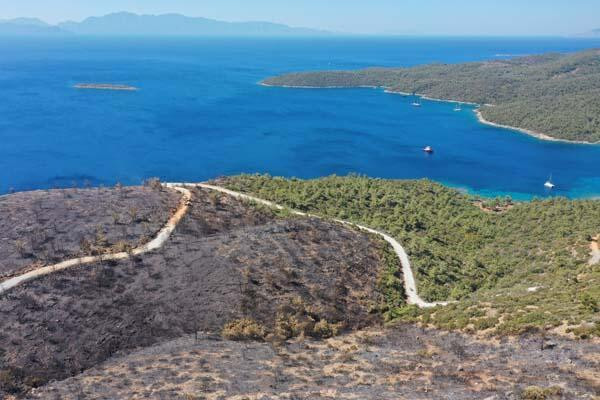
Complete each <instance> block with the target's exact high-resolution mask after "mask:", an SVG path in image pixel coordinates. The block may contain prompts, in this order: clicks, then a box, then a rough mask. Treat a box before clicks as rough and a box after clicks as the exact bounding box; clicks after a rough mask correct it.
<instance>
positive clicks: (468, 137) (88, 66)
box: [0, 38, 600, 199]
mask: <svg viewBox="0 0 600 400" xmlns="http://www.w3.org/2000/svg"><path fill="white" fill-rule="evenodd" d="M589 47H600V40H596V41H593V40H568V39H435V38H431V39H410V38H400V39H398V38H396V39H384V38H379V39H378V38H370V39H356V38H354V39H349V38H340V39H319V40H300V39H295V40H275V39H271V40H267V39H262V40H250V39H211V40H202V39H184V38H181V39H95V38H69V39H60V40H57V39H52V40H41V41H39V40H38V41H33V40H30V39H27V40H26V39H10V40H2V41H0V89H1V93H2V101H1V102H0V192H1V193H6V192H7V191H9V190H10V189H11V188H12V189H14V190H27V189H37V188H48V187H65V186H72V185H82V184H84V182H86V181H87V182H89V183H90V184H92V185H112V184H114V183H116V182H122V183H125V184H137V183H139V182H141V181H142V180H143V179H145V178H148V177H153V176H158V177H160V178H162V179H163V180H170V181H200V180H205V179H209V178H213V177H216V176H219V175H229V174H236V173H240V172H249V173H251V172H268V173H271V174H273V175H284V176H296V177H303V178H311V177H318V176H323V175H329V174H347V173H350V172H355V173H360V174H366V175H369V176H374V177H384V178H423V177H427V178H431V179H433V180H436V181H439V182H443V183H446V184H450V185H453V186H455V187H458V188H461V189H464V190H467V191H470V192H474V193H479V194H482V195H486V196H496V195H501V194H502V195H504V194H510V195H512V196H514V197H515V198H520V199H528V198H531V197H533V196H539V197H543V196H549V195H563V196H568V197H572V198H578V197H595V196H600V170H599V168H598V167H599V162H598V161H599V160H600V146H587V145H575V144H565V143H554V142H545V141H540V140H537V139H534V138H531V137H529V136H526V135H523V134H519V133H515V132H512V131H507V130H503V129H497V128H493V127H489V126H485V125H482V124H480V123H479V122H478V121H477V119H476V118H475V115H474V114H473V112H472V110H471V109H469V108H465V109H463V111H462V112H460V113H458V112H454V111H453V108H454V106H453V105H452V104H448V103H440V102H429V101H425V102H424V103H423V107H422V108H420V109H417V108H414V107H411V106H410V102H411V99H408V98H405V97H402V96H399V95H392V94H386V93H384V92H383V91H381V90H372V89H340V90H337V89H336V90H309V89H304V90H298V89H284V88H268V87H263V86H259V85H257V82H259V81H260V80H261V79H263V78H265V77H267V76H271V75H275V74H280V73H285V72H290V71H297V70H320V69H348V68H362V67H367V66H374V65H382V66H397V65H405V66H409V65H415V64H423V63H430V62H463V61H471V60H482V59H490V58H502V57H506V56H507V55H524V54H532V53H541V52H547V51H574V50H579V49H583V48H589ZM78 82H108V83H120V84H129V85H134V86H137V87H139V88H140V89H141V90H140V91H138V92H110V91H79V90H76V89H73V87H72V86H73V85H74V84H76V83H78ZM425 145H432V146H434V147H435V149H436V153H435V154H434V155H432V156H427V155H425V154H424V153H423V152H422V150H421V149H422V148H423V146H425ZM550 174H552V175H553V177H554V180H555V183H556V184H557V189H556V190H555V191H553V192H552V193H549V192H547V191H546V190H545V189H544V187H543V183H544V182H545V180H546V179H547V178H548V176H549V175H550Z"/></svg>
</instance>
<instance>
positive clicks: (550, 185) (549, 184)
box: [544, 175, 556, 189]
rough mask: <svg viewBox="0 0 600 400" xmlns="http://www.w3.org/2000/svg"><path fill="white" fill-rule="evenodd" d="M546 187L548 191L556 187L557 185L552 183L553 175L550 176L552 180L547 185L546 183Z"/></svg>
mask: <svg viewBox="0 0 600 400" xmlns="http://www.w3.org/2000/svg"><path fill="white" fill-rule="evenodd" d="M544 187H545V188H546V189H554V188H555V187H556V185H555V184H554V183H553V182H552V175H550V179H548V180H547V181H546V183H544Z"/></svg>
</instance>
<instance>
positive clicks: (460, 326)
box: [218, 175, 600, 337]
mask: <svg viewBox="0 0 600 400" xmlns="http://www.w3.org/2000/svg"><path fill="white" fill-rule="evenodd" d="M218 183H219V184H221V185H225V186H226V187H228V188H230V189H233V190H238V191H241V192H246V193H251V194H254V195H256V196H258V197H261V198H264V199H268V200H272V201H275V202H278V203H280V204H283V205H286V206H288V207H290V208H293V209H297V210H301V211H309V212H312V213H315V214H318V215H321V216H325V217H331V218H340V219H345V220H349V221H353V222H356V223H361V224H365V225H367V226H370V227H373V228H376V229H381V230H383V231H386V232H388V233H390V234H391V235H392V236H394V237H395V238H396V239H397V240H399V241H400V242H401V243H402V244H403V246H404V247H405V249H406V251H407V252H408V254H409V257H410V259H411V263H412V267H413V270H414V273H415V278H416V279H417V282H418V289H419V292H420V295H421V296H422V297H423V298H424V299H426V300H429V301H438V300H457V302H456V303H453V304H451V305H449V306H447V307H438V308H435V309H432V310H419V309H416V308H415V307H411V306H406V305H397V304H396V305H395V306H394V307H391V308H390V309H388V310H387V311H386V318H387V319H388V321H396V320H399V321H421V322H424V323H427V324H431V325H434V326H437V327H440V328H445V329H452V330H464V331H473V330H475V331H486V332H487V331H489V332H493V333H497V334H515V333H521V332H524V331H527V330H530V329H536V330H540V329H542V330H551V329H555V328H557V327H564V328H565V329H568V330H569V332H573V333H574V334H576V335H578V336H579V337H588V336H590V335H598V336H600V265H595V266H592V265H588V260H589V258H590V255H589V252H590V248H589V246H590V242H591V240H592V237H594V236H595V235H597V234H599V233H600V202H599V201H593V200H568V199H565V198H552V199H547V200H533V201H531V202H523V203H514V202H512V200H510V199H497V200H494V201H489V200H488V201H482V200H481V199H479V198H477V197H474V196H471V195H466V194H463V193H461V192H459V191H457V190H455V189H451V188H447V187H444V186H442V185H440V184H437V183H434V182H432V181H429V180H384V179H372V178H367V177H362V176H356V175H350V176H347V177H339V176H330V177H326V178H321V179H316V180H299V179H285V178H276V177H271V176H268V175H241V176H236V177H231V178H224V179H223V180H221V181H219V182H218ZM482 205H483V206H482ZM496 206H499V207H496ZM494 210H496V211H494ZM532 288H537V289H532ZM534 290H535V291H534ZM388 294H389V293H388Z"/></svg>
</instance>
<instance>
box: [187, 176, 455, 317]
mask: <svg viewBox="0 0 600 400" xmlns="http://www.w3.org/2000/svg"><path fill="white" fill-rule="evenodd" d="M177 185H178V186H182V187H185V186H192V187H199V188H203V189H207V190H214V191H217V192H221V193H225V194H227V195H229V196H232V197H235V198H238V199H245V200H250V201H253V202H256V203H259V204H263V205H266V206H268V207H273V208H276V209H279V210H283V209H285V208H286V207H283V206H281V205H279V204H276V203H273V202H272V201H268V200H263V199H259V198H258V197H254V196H250V195H247V194H243V193H239V192H234V191H233V190H229V189H225V188H222V187H220V186H213V185H208V184H205V183H196V184H186V183H182V184H177ZM290 212H291V213H292V214H295V215H299V216H303V217H312V218H322V217H320V216H318V215H314V214H309V213H305V212H302V211H296V210H290ZM334 221H335V222H338V223H340V224H343V225H347V226H354V227H357V228H359V229H361V230H363V231H366V232H369V233H372V234H374V235H377V236H380V237H382V238H383V239H384V240H385V241H386V242H388V243H389V244H390V245H392V247H393V248H394V252H395V253H396V255H397V256H398V258H399V259H400V263H401V264H402V274H403V275H404V289H405V291H406V296H407V299H406V301H407V303H408V304H414V305H416V306H417V307H419V308H432V307H436V306H445V305H448V303H447V302H438V303H428V302H426V301H425V300H423V299H422V298H421V297H419V294H418V292H417V285H416V282H415V277H414V275H413V271H412V267H411V266H410V260H409V259H408V254H406V251H404V248H403V247H402V245H400V243H398V241H397V240H396V239H394V238H393V237H391V236H389V235H388V234H386V233H383V232H380V231H378V230H375V229H372V228H368V227H366V226H362V225H358V224H355V223H352V222H348V221H342V220H340V219H335V220H334Z"/></svg>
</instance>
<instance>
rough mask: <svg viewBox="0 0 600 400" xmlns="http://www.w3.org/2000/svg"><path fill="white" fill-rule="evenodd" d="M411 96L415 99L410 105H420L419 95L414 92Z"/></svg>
mask: <svg viewBox="0 0 600 400" xmlns="http://www.w3.org/2000/svg"><path fill="white" fill-rule="evenodd" d="M413 96H415V101H413V103H412V106H413V107H421V99H420V98H419V96H417V95H416V94H415V93H413Z"/></svg>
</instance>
